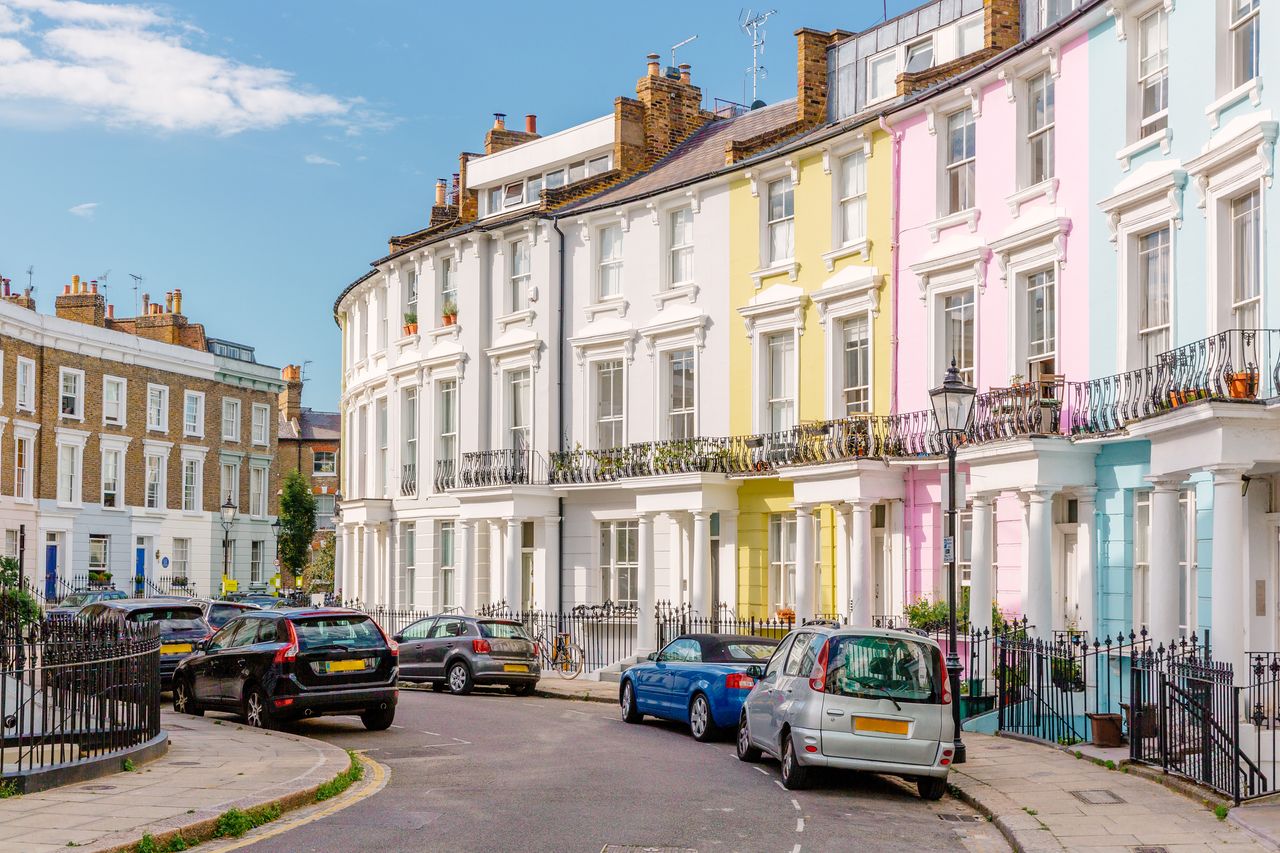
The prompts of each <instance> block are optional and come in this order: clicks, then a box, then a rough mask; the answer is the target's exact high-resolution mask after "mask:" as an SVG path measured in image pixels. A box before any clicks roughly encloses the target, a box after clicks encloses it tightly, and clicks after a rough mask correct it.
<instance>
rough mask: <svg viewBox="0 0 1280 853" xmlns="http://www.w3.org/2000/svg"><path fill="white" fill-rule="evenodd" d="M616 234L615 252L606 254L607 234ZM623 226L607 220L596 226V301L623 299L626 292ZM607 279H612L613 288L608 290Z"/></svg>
mask: <svg viewBox="0 0 1280 853" xmlns="http://www.w3.org/2000/svg"><path fill="white" fill-rule="evenodd" d="M606 234H612V235H616V239H615V240H614V241H613V247H614V252H613V254H611V255H608V256H606V255H605V254H604V252H605V242H606V241H605V235H606ZM624 239H625V238H624V237H623V227H622V223H621V222H607V223H605V224H603V225H600V226H599V227H597V228H596V235H595V239H594V242H595V244H596V250H595V253H596V275H595V278H596V301H597V302H605V301H608V300H611V299H621V298H622V296H623V293H624V292H625V288H626V283H625V282H624V281H623V275H624V269H625V268H624V266H623V252H624V249H623V240H624ZM606 281H612V282H613V284H612V285H610V287H611V288H612V289H611V290H610V291H609V292H606Z"/></svg>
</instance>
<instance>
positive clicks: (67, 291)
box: [62, 284, 71, 296]
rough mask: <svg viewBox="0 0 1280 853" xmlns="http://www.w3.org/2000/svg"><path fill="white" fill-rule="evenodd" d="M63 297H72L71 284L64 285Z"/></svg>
mask: <svg viewBox="0 0 1280 853" xmlns="http://www.w3.org/2000/svg"><path fill="white" fill-rule="evenodd" d="M62 295H63V296H70V295H71V285H69V284H64V285H62Z"/></svg>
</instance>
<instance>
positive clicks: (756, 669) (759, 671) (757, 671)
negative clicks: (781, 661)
mask: <svg viewBox="0 0 1280 853" xmlns="http://www.w3.org/2000/svg"><path fill="white" fill-rule="evenodd" d="M747 675H749V676H751V677H752V678H755V679H759V678H760V677H761V676H762V675H764V668H763V667H761V666H759V665H758V664H752V665H751V666H749V667H747Z"/></svg>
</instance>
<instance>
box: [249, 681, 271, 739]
mask: <svg viewBox="0 0 1280 853" xmlns="http://www.w3.org/2000/svg"><path fill="white" fill-rule="evenodd" d="M243 716H244V721H245V723H247V724H248V725H249V726H250V727H252V728H255V729H274V728H275V727H276V721H275V718H274V717H273V716H272V714H271V700H270V699H268V698H267V694H266V693H264V692H262V688H261V687H259V686H258V685H256V684H255V685H253V686H251V687H250V688H249V689H248V690H246V691H245V693H244V712H243Z"/></svg>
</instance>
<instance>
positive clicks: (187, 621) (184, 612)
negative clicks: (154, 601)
mask: <svg viewBox="0 0 1280 853" xmlns="http://www.w3.org/2000/svg"><path fill="white" fill-rule="evenodd" d="M125 619H126V620H127V621H129V622H137V623H139V624H142V625H152V624H156V625H159V626H160V632H161V633H165V632H168V631H197V630H204V617H203V616H201V615H200V609H199V608H198V607H148V608H147V609H146V610H132V611H130V612H129V615H128V616H126V617H125Z"/></svg>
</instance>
